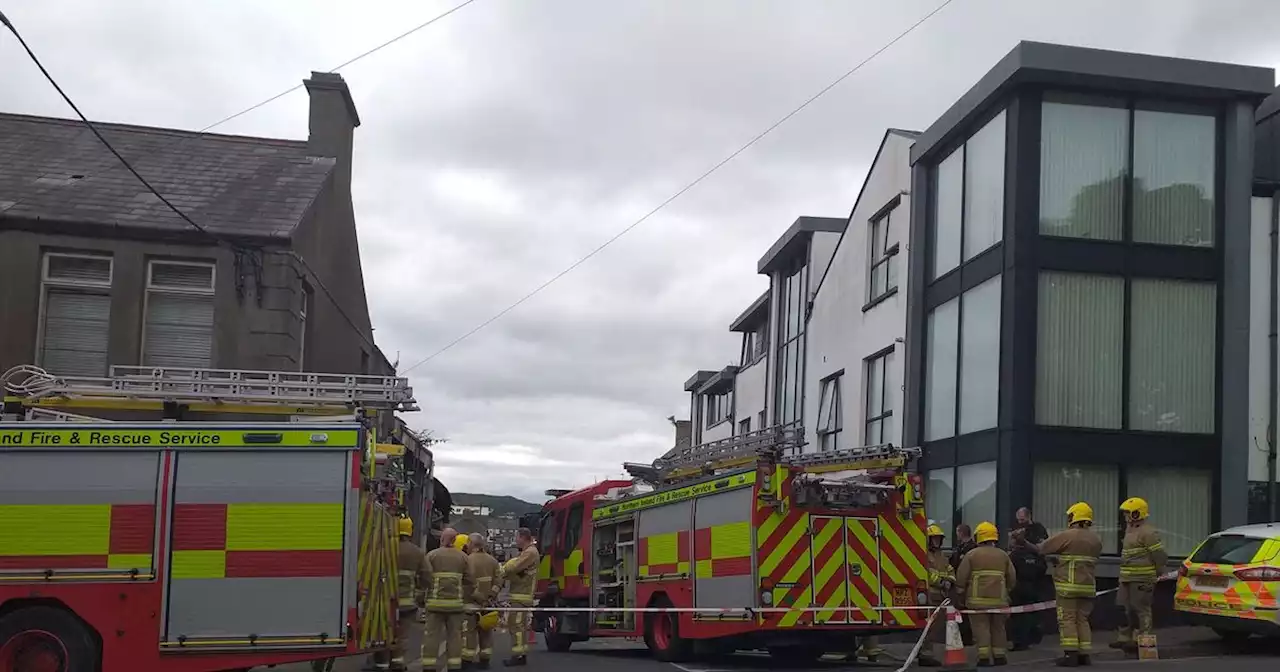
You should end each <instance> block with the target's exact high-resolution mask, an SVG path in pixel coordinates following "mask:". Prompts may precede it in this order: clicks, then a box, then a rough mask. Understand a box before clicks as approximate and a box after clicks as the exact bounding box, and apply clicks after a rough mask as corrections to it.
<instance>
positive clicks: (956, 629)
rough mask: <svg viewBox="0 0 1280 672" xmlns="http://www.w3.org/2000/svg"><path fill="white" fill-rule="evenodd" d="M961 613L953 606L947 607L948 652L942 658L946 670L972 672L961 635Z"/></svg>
mask: <svg viewBox="0 0 1280 672" xmlns="http://www.w3.org/2000/svg"><path fill="white" fill-rule="evenodd" d="M960 620H961V617H960V612H959V611H958V610H957V609H956V608H955V607H952V606H948V607H947V652H946V653H945V654H943V657H942V667H943V669H945V670H972V669H975V668H974V667H972V666H970V665H969V654H968V652H967V651H965V650H964V637H962V636H961V635H960Z"/></svg>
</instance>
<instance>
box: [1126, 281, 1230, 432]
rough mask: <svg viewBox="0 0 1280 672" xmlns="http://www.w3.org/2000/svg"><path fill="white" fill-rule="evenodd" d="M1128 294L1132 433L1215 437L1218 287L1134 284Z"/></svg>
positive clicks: (1176, 282)
mask: <svg viewBox="0 0 1280 672" xmlns="http://www.w3.org/2000/svg"><path fill="white" fill-rule="evenodd" d="M1130 291H1131V296H1132V298H1131V301H1132V304H1131V306H1130V311H1131V316H1130V324H1131V327H1130V329H1131V332H1130V333H1131V339H1132V340H1131V341H1130V348H1129V375H1130V381H1129V425H1130V428H1132V429H1145V430H1152V431H1160V432H1194V433H1204V434H1208V433H1212V432H1213V429H1214V419H1213V415H1214V400H1215V397H1214V383H1215V381H1214V356H1215V352H1216V334H1217V303H1218V302H1217V287H1216V285H1215V284H1214V283H1211V282H1184V281H1180V280H1134V281H1133V287H1132V289H1131V290H1130Z"/></svg>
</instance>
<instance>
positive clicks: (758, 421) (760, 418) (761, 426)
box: [756, 411, 765, 430]
mask: <svg viewBox="0 0 1280 672" xmlns="http://www.w3.org/2000/svg"><path fill="white" fill-rule="evenodd" d="M764 417H765V415H764V411H760V414H759V415H757V416H756V429H758V430H759V429H764V428H765V422H764Z"/></svg>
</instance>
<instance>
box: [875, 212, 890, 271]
mask: <svg viewBox="0 0 1280 672" xmlns="http://www.w3.org/2000/svg"><path fill="white" fill-rule="evenodd" d="M888 225H889V216H888V215H885V216H884V217H881V218H880V219H877V220H876V221H874V222H872V223H871V261H873V262H874V261H878V260H879V259H880V257H882V256H884V234H885V229H886V228H888Z"/></svg>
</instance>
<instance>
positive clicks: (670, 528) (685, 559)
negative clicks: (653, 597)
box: [636, 500, 693, 581]
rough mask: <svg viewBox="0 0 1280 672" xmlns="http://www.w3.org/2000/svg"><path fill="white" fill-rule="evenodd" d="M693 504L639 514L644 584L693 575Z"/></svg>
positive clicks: (639, 551) (639, 555) (638, 552)
mask: <svg viewBox="0 0 1280 672" xmlns="http://www.w3.org/2000/svg"><path fill="white" fill-rule="evenodd" d="M692 522H693V502H692V501H689V500H686V501H683V502H678V503H675V504H667V505H665V506H659V507H655V508H652V509H645V510H643V511H641V512H640V513H639V521H638V522H637V523H636V534H637V536H638V537H639V540H638V542H637V549H636V556H637V558H636V564H637V565H638V566H639V570H640V571H639V576H640V580H641V581H655V580H660V579H663V578H671V579H674V578H677V577H687V576H689V575H690V571H691V566H690V562H689V561H690V558H691V557H692V554H691V552H692V550H693V543H692V539H691V536H690V534H689V526H690V523H692Z"/></svg>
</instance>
